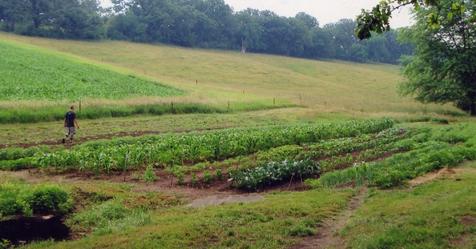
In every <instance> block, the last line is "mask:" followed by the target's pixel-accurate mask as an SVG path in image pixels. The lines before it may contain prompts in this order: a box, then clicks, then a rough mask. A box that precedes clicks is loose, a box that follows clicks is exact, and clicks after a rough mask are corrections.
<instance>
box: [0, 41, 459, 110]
mask: <svg viewBox="0 0 476 249" xmlns="http://www.w3.org/2000/svg"><path fill="white" fill-rule="evenodd" d="M0 39H4V40H9V41H11V42H16V43H26V44H31V45H35V46H39V47H42V48H47V49H48V50H56V51H59V52H61V53H63V55H64V56H66V55H68V56H71V55H73V56H76V57H77V58H79V59H81V60H86V61H87V62H88V63H90V64H97V65H102V66H107V67H108V68H111V70H115V71H118V72H123V73H125V74H138V75H141V76H144V77H147V78H149V79H153V80H158V81H160V82H164V83H167V84H169V85H173V86H176V87H179V88H181V89H184V90H186V91H187V95H186V96H182V97H177V98H175V100H176V101H177V102H192V103H207V104H212V105H221V106H226V104H227V102H228V101H231V102H232V103H250V102H252V103H256V102H260V103H262V104H265V105H272V103H273V99H276V101H278V102H280V101H284V102H286V103H292V104H297V105H304V106H309V107H312V108H313V109H318V110H320V111H325V112H334V111H339V112H352V113H430V112H438V113H446V112H451V111H452V112H454V111H455V109H454V108H452V107H449V106H441V105H422V104H418V103H416V102H415V101H413V100H411V99H410V98H404V97H401V96H399V95H398V93H397V85H398V83H400V82H401V81H403V78H402V77H401V76H400V74H399V69H398V67H396V66H390V65H372V64H358V63H349V62H341V61H316V60H305V59H296V58H289V57H282V56H271V55H259V54H246V55H242V54H240V53H238V52H230V51H216V50H201V49H184V48H179V47H171V46H163V45H146V44H137V43H128V42H112V41H103V42H81V41H65V40H54V39H43V38H32V37H22V36H15V35H10V34H5V33H0ZM197 81H198V84H197ZM136 101H138V102H142V103H144V102H147V103H150V102H153V101H156V100H154V99H151V98H141V99H140V100H138V99H137V100H136ZM25 104H26V105H27V104H28V103H25ZM31 104H32V103H31ZM3 105H8V103H3ZM0 106H1V105H0Z"/></svg>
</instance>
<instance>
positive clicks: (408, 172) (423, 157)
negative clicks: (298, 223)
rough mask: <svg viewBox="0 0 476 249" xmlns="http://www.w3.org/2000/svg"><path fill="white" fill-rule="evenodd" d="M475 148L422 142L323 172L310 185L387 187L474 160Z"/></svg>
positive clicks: (475, 155) (475, 156)
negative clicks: (403, 150) (386, 155)
mask: <svg viewBox="0 0 476 249" xmlns="http://www.w3.org/2000/svg"><path fill="white" fill-rule="evenodd" d="M475 159H476V148H474V147H470V146H465V145H456V146H453V145H450V144H448V143H444V142H435V141H431V142H426V143H425V144H423V145H422V146H421V147H420V149H416V150H414V151H410V152H407V153H403V154H398V155H394V156H392V157H390V158H388V159H386V160H383V161H380V162H373V163H362V164H360V165H356V166H355V167H352V168H348V169H344V170H341V171H335V172H331V173H328V174H325V175H323V176H322V177H321V178H320V179H319V180H313V181H309V182H308V183H309V184H310V185H311V186H338V185H345V184H349V183H356V184H365V183H366V184H369V185H371V186H377V187H381V188H390V187H394V186H398V185H401V184H403V183H404V181H405V180H409V179H413V178H415V177H417V176H420V175H423V174H425V173H428V172H431V171H433V170H437V169H440V168H442V167H445V166H456V165H458V164H459V163H461V162H463V161H464V160H475Z"/></svg>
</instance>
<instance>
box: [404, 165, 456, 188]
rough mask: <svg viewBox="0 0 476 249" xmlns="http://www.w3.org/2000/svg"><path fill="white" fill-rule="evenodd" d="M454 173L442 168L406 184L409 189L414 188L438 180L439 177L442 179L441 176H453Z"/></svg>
mask: <svg viewBox="0 0 476 249" xmlns="http://www.w3.org/2000/svg"><path fill="white" fill-rule="evenodd" d="M455 173H456V171H455V170H453V169H449V168H443V169H440V170H438V171H435V172H430V173H428V174H426V175H423V176H420V177H417V178H415V179H413V180H410V181H409V182H408V184H409V185H410V187H416V186H418V185H422V184H425V183H427V182H431V181H433V180H436V179H438V178H440V177H443V176H448V175H454V174H455Z"/></svg>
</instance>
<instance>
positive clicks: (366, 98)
mask: <svg viewBox="0 0 476 249" xmlns="http://www.w3.org/2000/svg"><path fill="white" fill-rule="evenodd" d="M0 52H1V54H2V57H0V64H1V67H0V71H1V72H2V76H4V75H6V77H2V79H0V83H1V86H0V88H2V92H1V93H0V228H2V229H0V248H1V249H3V248H11V246H12V245H13V246H18V247H19V248H124V249H125V248H151V249H152V248H223V249H224V248H236V249H238V248H240V249H241V248H256V249H258V248H259V249H262V248H266V249H278V248H279V249H295V248H316V246H319V247H318V248H329V249H331V248H332V249H336V248H375V249H377V248H379V249H380V248H395V249H400V248H422V249H423V248H455V249H456V248H468V249H472V248H475V247H476V212H475V210H476V200H475V199H474V194H473V193H474V191H475V187H474V186H476V185H475V184H476V170H475V167H476V166H475V162H474V161H476V135H475V133H474V131H475V129H476V123H475V121H474V118H471V117H469V116H466V115H465V114H464V113H461V112H459V111H457V110H456V109H455V108H453V107H451V106H448V105H423V104H419V103H417V102H415V101H413V100H412V99H410V98H404V97H401V96H400V95H399V94H398V90H397V88H398V83H399V82H402V81H403V80H404V79H403V78H402V77H401V76H400V74H399V68H398V67H397V66H392V65H377V64H357V63H349V62H342V61H314V60H305V59H296V58H287V57H282V56H270V55H259V54H245V55H243V54H240V53H236V52H230V51H217V50H199V49H185V48H178V47H170V46H164V45H160V44H159V45H145V44H136V43H128V42H112V41H103V42H80V41H68V40H53V39H44V38H33V37H22V36H17V35H10V34H5V33H0ZM159 82H160V83H159ZM69 86H72V88H73V89H74V91H66V92H61V91H60V90H64V89H66V88H67V87H69ZM4 89H5V90H4ZM18 89H20V90H21V91H19V90H18ZM49 89H53V90H49ZM88 94H89V95H88ZM79 99H82V110H81V112H79V111H78V112H79V113H78V114H79V123H80V125H81V129H79V130H78V135H77V137H76V141H75V143H74V144H72V145H63V144H61V143H60V139H61V138H62V137H63V133H62V132H63V131H62V128H63V127H62V126H63V123H62V116H63V115H64V112H65V111H66V109H67V108H68V105H70V104H78V100H79ZM51 217H53V218H52V219H53V220H57V221H59V222H60V223H61V226H62V227H66V228H67V229H68V236H66V237H58V236H59V235H58V234H56V233H54V232H50V233H49V234H47V236H40V235H39V234H37V237H33V236H30V237H26V238H23V237H21V236H23V235H24V234H23V232H22V231H23V230H22V228H21V224H22V223H21V222H22V219H23V218H25V219H33V220H35V221H38V220H40V223H41V222H49V219H50V218H51ZM6 225H8V226H9V229H19V230H18V231H19V232H17V233H16V234H15V235H12V236H10V235H9V236H7V235H6V232H5V231H7V230H6V229H3V228H4V227H5V226H6ZM28 226H29V227H32V225H28ZM50 227H52V226H50ZM33 230H34V232H39V231H36V230H45V229H36V230H35V229H33ZM15 231H17V230H15ZM2 236H3V237H2ZM55 239H56V240H55Z"/></svg>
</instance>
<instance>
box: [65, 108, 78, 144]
mask: <svg viewBox="0 0 476 249" xmlns="http://www.w3.org/2000/svg"><path fill="white" fill-rule="evenodd" d="M64 129H65V134H66V137H65V138H63V141H62V142H63V143H66V141H67V140H69V142H70V143H73V139H74V135H75V134H76V129H79V124H78V121H77V120H76V113H75V112H74V106H71V107H70V110H69V111H68V112H67V113H66V114H65V115H64Z"/></svg>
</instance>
